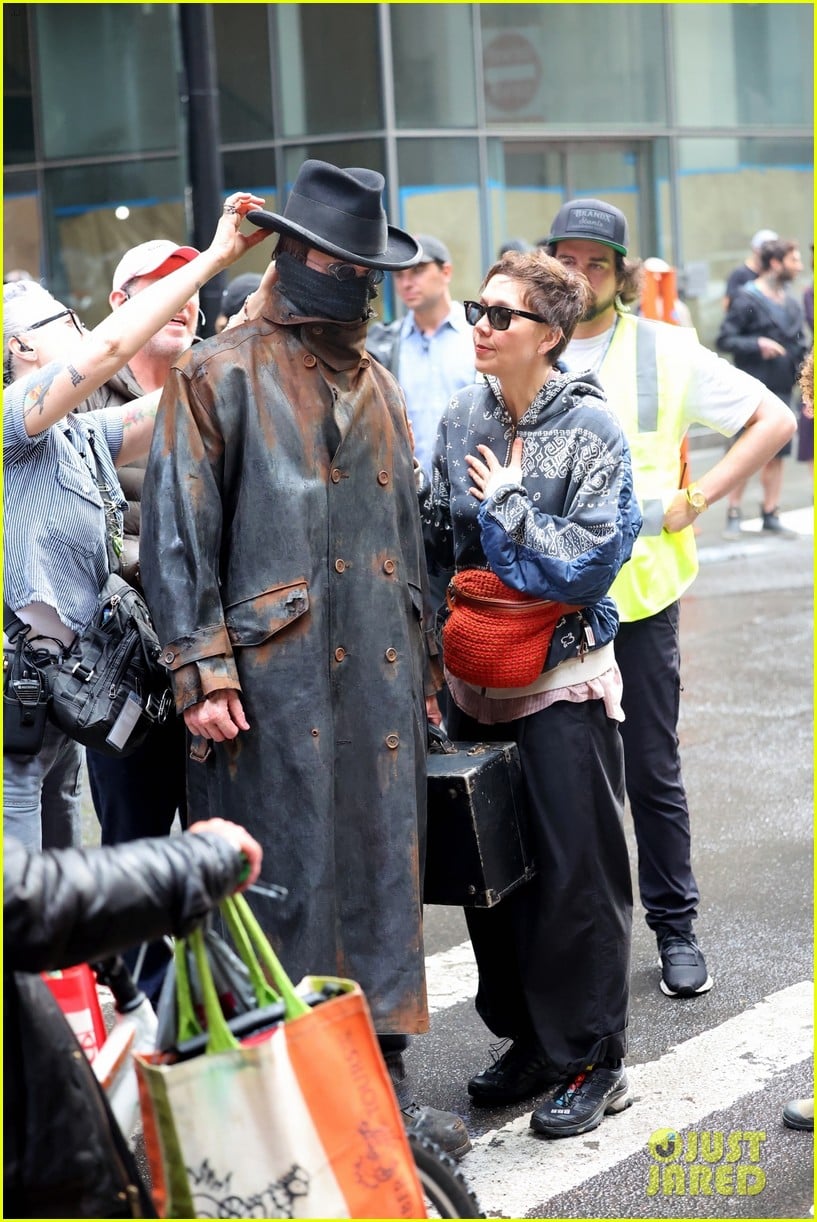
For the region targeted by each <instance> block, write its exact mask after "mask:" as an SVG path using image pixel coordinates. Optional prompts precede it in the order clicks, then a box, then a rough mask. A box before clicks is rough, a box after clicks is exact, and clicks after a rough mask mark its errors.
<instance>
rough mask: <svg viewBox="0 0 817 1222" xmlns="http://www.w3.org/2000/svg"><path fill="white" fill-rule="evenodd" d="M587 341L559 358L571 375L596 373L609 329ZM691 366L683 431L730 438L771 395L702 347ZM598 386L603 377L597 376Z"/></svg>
mask: <svg viewBox="0 0 817 1222" xmlns="http://www.w3.org/2000/svg"><path fill="white" fill-rule="evenodd" d="M614 326H615V324H613V326H612V327H610V328H608V330H607V331H603V332H602V334H601V335H593V336H591V337H590V338H589V339H572V340H571V341H570V343H569V344H568V346H567V348H566V349H565V351H564V352H563V353H562V355H561V356H560V358H559V360H560V361H562V362H563V363H564V364H565V365H566V366H567V368H568V369H569V370H570V371H571V372H572V373H573V372H579V371H581V370H582V369H592V370H593V371H594V372H595V373H598V371H599V366H600V365H601V363H602V361H603V360H604V357H605V356H606V355H607V348H608V347H609V344H610V341H611V340H612V337H613V328H614ZM693 353H694V357H695V363H694V365H693V367H692V370H691V372H690V377H689V382H688V383H687V393H686V397H685V399H684V404H683V412H684V417H683V418H684V432H686V430H687V428H689V426H690V425H691V424H703V425H705V426H706V427H707V428H709V429H714V430H715V432H717V433H721V434H723V436H724V437H734V435H735V433H737V432H738V431H739V430H740V429H742V428H743V426H744V424H745V423H746V421H747V420H748V419H749V417H750V416H751V415H752V414H753V413H754V411H755V410H756V408H757V407H758V405H759V403H760V400H761V399H762V398H763V397H764V396H767V395H769V394H770V393H771V392H770V391H769V390H767V388H766V387H765V386H764V385H763V383H762V382H759V381H758V380H757V378H753V377H751V376H750V375H749V374H748V373H744V372H743V370H742V369H736V368H735V366H734V365H732V364H730V363H729V361H725V360H724V359H723V357H722V356H718V355H717V353H715V352H710V350H709V349H708V348H704V347H703V345H702V344H698V345H697V347H695V348H694V349H693ZM599 377H600V381H601V384H602V386H603V385H604V378H603V376H601V375H599Z"/></svg>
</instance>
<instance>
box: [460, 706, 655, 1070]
mask: <svg viewBox="0 0 817 1222" xmlns="http://www.w3.org/2000/svg"><path fill="white" fill-rule="evenodd" d="M447 729H448V733H449V736H450V737H451V738H454V739H459V740H460V741H471V742H479V741H482V742H509V741H511V742H515V743H517V745H518V748H519V755H520V759H521V762H522V774H523V776H524V779H525V785H526V790H527V797H528V812H529V823H530V833H531V842H532V846H533V850H534V855H535V859H536V863H537V870H538V872H537V874H536V876H535V877H534V878H533V879H532V880H531V881H530V882H529V883H527V884H525V885H524V886H522V887H519V888H518V889H517V890H516V891H514V892H511V894H510V895H508V896H506V897H505V899H504V900H502V901H501V903H499V904H498V905H497V906H496V907H495V908H488V909H478V908H471V909H468V910H467V911H466V920H467V922H468V931H469V933H470V935H471V941H472V943H473V947H474V954H475V956H476V960H477V966H478V969H479V988H478V992H477V998H476V1007H477V1011H478V1013H479V1014H480V1016H481V1018H482V1020H483V1022H485V1024H486V1025H487V1026H488V1027H489V1028H490V1029H491V1031H493V1032H494V1033H495V1034H496V1035H498V1036H508V1037H510V1038H511V1039H514V1040H522V1041H532V1042H533V1043H534V1044H538V1046H539V1048H540V1050H541V1052H542V1053H543V1054H544V1055H545V1056H546V1057H547V1058H548V1059H549V1061H550V1062H551V1063H552V1065H553V1066H554V1068H556V1069H557V1070H560V1071H564V1072H566V1073H571V1072H574V1071H576V1070H579V1069H582V1068H584V1066H586V1065H588V1064H590V1063H593V1062H598V1061H602V1060H608V1059H609V1060H618V1059H619V1058H621V1057H623V1056H624V1055H625V1053H626V1050H627V1020H628V1008H629V975H630V937H631V931H632V887H631V882H630V863H629V860H628V855H627V845H626V841H625V839H624V829H623V810H624V776H623V757H622V746H621V738H620V736H619V733H618V729H617V725H616V723H615V722H613V721H610V720H609V719H608V717H607V714H606V712H605V709H604V703H603V701H601V700H590V701H587V702H586V703H583V704H571V703H568V702H566V701H562V702H559V703H557V704H555V705H551V706H550V708H547V709H542V710H541V711H540V712H538V713H534V714H533V715H531V716H530V717H523V718H520V719H519V720H518V721H512V722H505V723H502V724H499V725H492V726H487V725H482V724H480V723H479V722H477V721H474V720H473V719H472V718H470V717H466V716H465V714H463V713H462V712H461V711H460V710H459V709H456V708H455V707H453V702H452V707H451V708H450V711H449V718H448V723H447Z"/></svg>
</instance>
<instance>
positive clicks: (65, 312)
mask: <svg viewBox="0 0 817 1222" xmlns="http://www.w3.org/2000/svg"><path fill="white" fill-rule="evenodd" d="M66 317H68V318H70V319H71V322H72V323H73V324H74V326H75V327H76V329H77V330H78V331H79V333H80V335H82V333H83V332H84V330H85V328H84V326H83V325H82V323H81V322H80V321H79V318H78V317H77V313H76V310H60V312H59V314H52V315H51V317H50V318H42V319H40V321H39V322H33V323H32V324H31V326H30V327H26V328H25V330H26V331H36V330H37V328H38V327H46V326H48V324H49V323H50V322H56V321H57V319H58V318H66Z"/></svg>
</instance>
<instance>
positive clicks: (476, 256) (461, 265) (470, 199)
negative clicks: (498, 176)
mask: <svg viewBox="0 0 817 1222" xmlns="http://www.w3.org/2000/svg"><path fill="white" fill-rule="evenodd" d="M397 157H398V165H399V176H400V220H399V221H398V222H397V223H398V224H399V225H400V226H401V227H402V228H403V229H407V230H408V231H409V233H430V234H433V235H434V237H437V238H442V240H443V241H444V242H445V244H446V246H447V247H448V248H449V250H450V251H451V261H452V264H453V268H454V270H453V274H452V277H451V295H452V297H454V298H456V299H458V300H462V298H463V297H474V296H475V295H476V292H477V290H478V288H479V285H480V282H481V281H482V277H483V274H484V271H485V269H484V267H483V259H482V247H481V242H480V232H481V230H480V198H479V160H478V153H477V143H476V141H475V140H453V139H452V140H401V141H400V142H399V143H398V151H397Z"/></svg>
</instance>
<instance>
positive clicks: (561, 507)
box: [420, 367, 641, 670]
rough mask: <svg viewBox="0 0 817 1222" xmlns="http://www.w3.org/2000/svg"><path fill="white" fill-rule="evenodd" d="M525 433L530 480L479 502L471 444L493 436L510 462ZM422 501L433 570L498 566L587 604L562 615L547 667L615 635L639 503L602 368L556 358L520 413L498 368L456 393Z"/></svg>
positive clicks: (526, 582) (549, 593)
mask: <svg viewBox="0 0 817 1222" xmlns="http://www.w3.org/2000/svg"><path fill="white" fill-rule="evenodd" d="M517 437H521V438H522V440H523V442H524V449H523V456H522V471H523V483H522V484H512V483H509V484H507V485H505V486H504V487H502V488H499V489H498V490H497V492H496V493H495V495H493V496H491V497H489V498H488V499H487V500H486V501H484V502H482V503H481V504H480V502H479V501H478V500H476V498H475V497H473V496H471V495H470V494H469V488H471V487H472V486H473V484H472V481H471V478H470V476H469V474H468V467H467V464H466V462H465V456H466V454H472V455H476V456H478V450H477V446H478V445H487V446H489V447H490V448H491V450H492V451H493V452H494V454H495V455H496V456H497V458H498V459H499V460H500V462H502V463H504V464H507V462H508V460H509V458H510V453H511V447H512V445H513V442H514V440H515V439H516V438H517ZM420 503H421V514H422V517H423V523H424V530H425V538H426V551H427V556H428V561H429V572H430V573H432V574H438V575H439V574H441V573H443V572H452V571H456V570H459V569H465V568H490V569H492V570H493V571H494V573H496V575H497V576H498V577H500V578H501V580H502V581H504V582H505V583H506V585H509V586H511V587H513V588H514V589H516V590H524V591H525V592H526V593H528V594H531V595H533V596H535V597H538V598H551V599H554V600H556V601H558V602H565V603H569V604H572V605H574V606H577V607H581V608H582V610H581V611H577V612H574V613H573V614H570V615H567V616H565V617H564V619H563V620H562V621H560V624H559V625H558V626H557V630H556V633H555V634H554V637H553V641H552V643H551V646H550V651H549V653H548V658H547V662H546V664H545V670H551V669H552V668H553V667H555V666H558V665H559V663H560V662H563V661H565V660H566V659H567V658H570V657H575V656H577V655H578V654H579V653H580V652H583V651H584V650H587V649H598V648H600V647H601V646H602V645H606V644H607V643H608V642H609V641H611V640H612V639H613V638H614V637H615V635H616V632H617V631H618V612H617V610H616V606H615V603H614V602H613V600H612V598H610V597H609V595H608V594H607V591H608V590H609V588H610V586H611V585H612V583H613V581H614V579H615V577H616V575H617V574H618V571H619V569H620V568H621V566H622V564H624V562H625V561H626V560H628V559H629V557H630V554H631V552H632V548H633V543H634V541H635V539H636V536H637V535H638V532H639V530H640V528H641V513H640V510H639V508H638V503H637V501H636V498H635V495H634V492H633V479H632V468H631V462H630V451H629V447H628V445H627V442H626V440H625V438H624V434H623V433H622V431H621V427H620V425H619V423H618V421H617V419H616V417H615V415H614V414H613V412H612V411H611V410H610V409H609V408H608V406H607V403H606V400H605V398H604V392H603V391H602V389H601V386H600V384H599V382H598V380H597V379H596V377H595V375H594V374H593V373H590V372H586V373H582V374H570V373H564V372H562V371H560V370H559V369H558V367H557V369H556V371H555V372H554V375H553V376H552V377H551V378H550V379H549V380H548V381H547V382H546V383H545V384H544V386H543V387H542V388H541V390H540V391H539V392H538V394H537V395H536V397H535V399H534V400H533V402H532V403H531V405H530V407H529V408H528V410H527V411H526V412H525V414H524V415H523V416H522V418H521V419H520V420H519V421H518V423H516V424H514V421H513V419H512V417H511V415H510V413H509V412H508V409H507V407H506V405H505V402H504V400H503V398H502V392H501V389H500V386H499V382H498V381H497V379H496V378H494V377H491V376H488V378H487V379H486V383H485V384H478V385H474V386H469V387H467V388H466V389H464V390H461V391H459V392H458V393H457V394H455V395H454V396H453V398H452V399H451V402H450V404H449V406H448V409H447V410H446V412H445V415H444V416H443V418H442V420H441V421H440V426H439V430H438V433H437V445H436V451H435V455H434V463H433V473H432V482H431V486H430V487H429V486H428V485H427V484H424V486H423V487H421V490H420Z"/></svg>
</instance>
